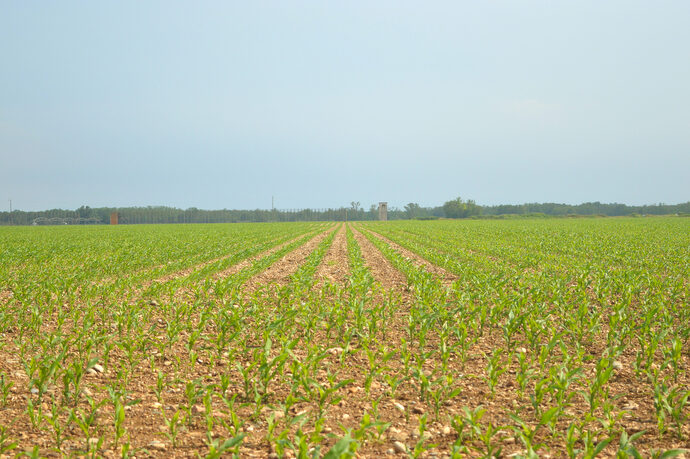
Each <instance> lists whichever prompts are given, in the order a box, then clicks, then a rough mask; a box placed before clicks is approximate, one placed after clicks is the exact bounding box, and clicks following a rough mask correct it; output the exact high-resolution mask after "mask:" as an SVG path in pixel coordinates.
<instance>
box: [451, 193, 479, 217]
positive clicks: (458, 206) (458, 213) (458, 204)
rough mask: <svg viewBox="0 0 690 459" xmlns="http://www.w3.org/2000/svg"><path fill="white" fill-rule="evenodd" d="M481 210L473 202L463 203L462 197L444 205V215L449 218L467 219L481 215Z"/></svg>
mask: <svg viewBox="0 0 690 459" xmlns="http://www.w3.org/2000/svg"><path fill="white" fill-rule="evenodd" d="M480 210H481V209H480V207H479V206H478V205H477V204H476V203H475V202H474V201H473V200H471V199H469V200H467V201H463V200H462V198H461V197H460V196H458V197H457V198H455V199H453V200H450V201H446V202H445V203H444V204H443V213H444V214H445V215H446V217H448V218H467V217H471V216H473V215H479V211H480Z"/></svg>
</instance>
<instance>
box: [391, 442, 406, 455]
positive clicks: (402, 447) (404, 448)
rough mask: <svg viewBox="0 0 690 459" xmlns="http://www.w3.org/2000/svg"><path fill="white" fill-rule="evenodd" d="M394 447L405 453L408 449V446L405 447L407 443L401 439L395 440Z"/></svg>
mask: <svg viewBox="0 0 690 459" xmlns="http://www.w3.org/2000/svg"><path fill="white" fill-rule="evenodd" d="M393 449H394V450H395V451H396V452H398V453H404V452H406V451H407V448H406V447H405V445H404V444H403V443H402V442H399V441H395V442H393Z"/></svg>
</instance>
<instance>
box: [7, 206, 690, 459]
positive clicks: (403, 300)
mask: <svg viewBox="0 0 690 459" xmlns="http://www.w3.org/2000/svg"><path fill="white" fill-rule="evenodd" d="M689 298H690V220H688V219H687V218H677V217H654V218H637V219H636V218H607V219H576V220H573V219H552V220H529V219H525V220H513V221H486V220H467V221H451V220H441V221H394V222H392V221H391V222H348V223H334V222H311V223H306V222H305V223H237V224H209V225H204V224H199V225H166V226H143V225H128V226H112V227H109V226H87V227H33V228H26V227H24V228H19V227H17V228H10V227H3V228H0V457H15V456H20V455H25V456H28V457H108V458H115V457H123V458H126V457H135V456H136V457H207V458H219V457H271V458H283V457H284V458H317V457H326V458H331V459H332V458H347V457H358V458H365V457H366V458H376V457H414V458H416V457H429V458H431V457H437V458H463V457H468V458H474V457H485V458H491V457H496V458H500V457H514V458H518V457H523V458H534V457H554V458H555V457H572V458H593V457H616V458H628V457H629V458H640V457H656V458H670V457H683V455H685V456H686V457H687V456H688V452H686V451H685V448H690V422H689V419H688V418H689V417H690V403H689V399H690V373H689V372H688V367H689V365H690V341H689V340H690V308H689V307H688V300H689Z"/></svg>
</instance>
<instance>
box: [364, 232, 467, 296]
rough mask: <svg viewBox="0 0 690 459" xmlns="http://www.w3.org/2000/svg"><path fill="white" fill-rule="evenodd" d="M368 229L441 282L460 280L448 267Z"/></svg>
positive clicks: (445, 284) (446, 283)
mask: <svg viewBox="0 0 690 459" xmlns="http://www.w3.org/2000/svg"><path fill="white" fill-rule="evenodd" d="M365 229H366V230H367V231H369V233H370V234H372V235H373V236H374V237H376V238H378V239H380V240H382V241H383V242H385V243H386V244H388V245H389V246H390V247H391V248H392V249H393V250H395V251H396V252H398V253H399V254H400V255H402V256H403V257H405V258H408V259H410V260H411V261H412V262H413V263H414V264H415V265H416V266H417V267H419V268H422V269H424V270H425V271H427V272H429V273H431V274H433V275H434V276H436V277H437V278H439V279H440V280H441V283H442V284H443V285H444V286H449V285H450V284H452V283H453V282H454V281H456V280H458V278H459V277H458V275H457V274H455V273H452V272H450V271H448V270H446V269H443V268H441V267H440V266H437V265H435V264H433V263H431V262H430V261H429V260H427V259H426V258H423V257H421V256H420V255H418V254H416V253H414V252H413V251H411V250H409V249H406V248H405V247H403V246H401V245H400V244H398V243H396V242H393V241H392V240H390V239H388V238H387V237H386V236H383V235H381V234H379V233H377V232H375V231H372V230H369V229H368V228H365Z"/></svg>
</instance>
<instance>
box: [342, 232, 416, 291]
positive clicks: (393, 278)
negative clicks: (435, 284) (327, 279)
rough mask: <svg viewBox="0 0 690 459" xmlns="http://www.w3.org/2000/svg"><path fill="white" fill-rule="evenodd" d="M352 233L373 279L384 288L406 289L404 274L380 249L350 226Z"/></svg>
mask: <svg viewBox="0 0 690 459" xmlns="http://www.w3.org/2000/svg"><path fill="white" fill-rule="evenodd" d="M352 234H353V235H354V237H355V240H356V241H357V243H358V244H359V248H360V250H361V251H362V257H364V264H365V265H366V266H367V267H368V268H369V270H370V271H371V275H372V276H374V279H376V280H377V281H378V282H379V283H380V284H381V285H382V286H383V287H384V288H386V289H398V290H406V289H407V279H406V278H405V275H404V274H403V273H401V272H400V271H398V270H397V269H395V268H394V267H393V265H392V264H391V262H390V261H388V259H387V258H386V257H384V256H383V254H382V253H381V251H380V250H379V249H377V248H376V247H375V246H374V244H372V243H371V242H369V240H368V239H367V238H366V237H364V235H363V234H362V233H360V232H359V231H358V230H357V229H356V228H352Z"/></svg>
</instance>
